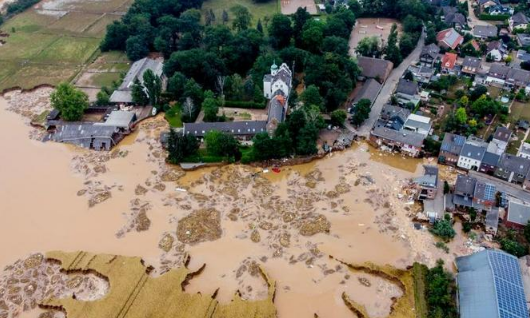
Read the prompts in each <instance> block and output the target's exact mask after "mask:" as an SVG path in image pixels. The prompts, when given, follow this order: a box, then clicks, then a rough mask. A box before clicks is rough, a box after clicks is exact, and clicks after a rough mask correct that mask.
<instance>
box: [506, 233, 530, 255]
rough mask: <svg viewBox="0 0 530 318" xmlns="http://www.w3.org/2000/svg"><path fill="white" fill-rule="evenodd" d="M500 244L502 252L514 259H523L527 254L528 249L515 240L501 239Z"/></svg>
mask: <svg viewBox="0 0 530 318" xmlns="http://www.w3.org/2000/svg"><path fill="white" fill-rule="evenodd" d="M500 243H501V249H502V250H503V251H505V252H506V253H509V254H512V255H514V256H516V257H523V256H525V255H527V254H528V248H527V247H526V246H524V245H523V244H521V243H519V242H517V241H515V240H512V239H509V238H503V239H501V240H500Z"/></svg>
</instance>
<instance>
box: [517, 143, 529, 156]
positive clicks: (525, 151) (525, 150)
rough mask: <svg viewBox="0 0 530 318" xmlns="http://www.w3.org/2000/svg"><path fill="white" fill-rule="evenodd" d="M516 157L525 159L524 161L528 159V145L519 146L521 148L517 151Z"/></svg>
mask: <svg viewBox="0 0 530 318" xmlns="http://www.w3.org/2000/svg"><path fill="white" fill-rule="evenodd" d="M517 156H518V157H522V158H525V159H530V144H529V143H527V142H524V143H523V144H522V145H521V148H520V149H519V151H518V152H517Z"/></svg>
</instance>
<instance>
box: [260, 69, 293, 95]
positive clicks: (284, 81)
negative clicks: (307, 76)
mask: <svg viewBox="0 0 530 318" xmlns="http://www.w3.org/2000/svg"><path fill="white" fill-rule="evenodd" d="M292 77H293V74H292V72H291V70H289V67H288V66H287V64H285V63H282V65H281V66H280V67H279V68H278V65H276V63H274V64H272V66H271V73H270V74H266V75H265V76H264V77H263V96H265V98H267V99H271V98H272V97H273V96H274V95H277V93H278V91H281V92H282V93H283V95H284V96H287V97H288V96H289V93H290V91H291V80H292Z"/></svg>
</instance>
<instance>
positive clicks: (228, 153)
mask: <svg viewBox="0 0 530 318" xmlns="http://www.w3.org/2000/svg"><path fill="white" fill-rule="evenodd" d="M204 139H205V141H206V151H207V152H208V154H209V155H212V156H222V157H227V158H232V157H237V156H238V155H240V152H239V142H238V141H237V140H236V139H235V138H234V136H232V135H229V134H227V133H223V132H220V131H216V130H212V131H209V132H208V133H206V136H205V137H204Z"/></svg>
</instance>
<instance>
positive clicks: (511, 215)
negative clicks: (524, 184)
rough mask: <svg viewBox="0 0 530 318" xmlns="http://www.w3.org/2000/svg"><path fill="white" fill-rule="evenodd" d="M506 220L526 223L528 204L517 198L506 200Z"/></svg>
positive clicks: (527, 219) (528, 218)
mask: <svg viewBox="0 0 530 318" xmlns="http://www.w3.org/2000/svg"><path fill="white" fill-rule="evenodd" d="M507 219H508V221H510V222H513V223H517V224H521V225H526V224H528V221H530V206H528V205H526V204H524V203H523V202H519V201H517V200H510V201H509V202H508V218H507Z"/></svg>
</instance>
